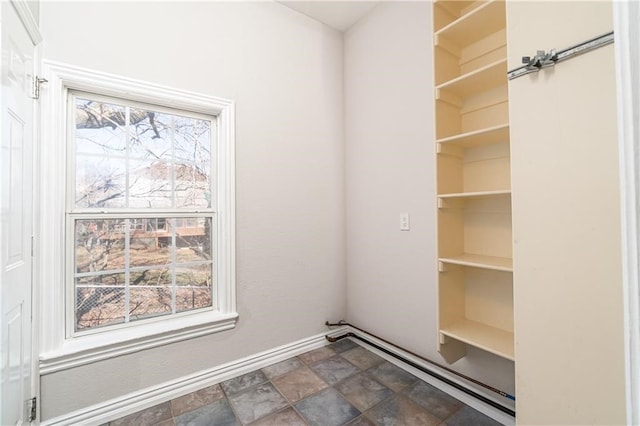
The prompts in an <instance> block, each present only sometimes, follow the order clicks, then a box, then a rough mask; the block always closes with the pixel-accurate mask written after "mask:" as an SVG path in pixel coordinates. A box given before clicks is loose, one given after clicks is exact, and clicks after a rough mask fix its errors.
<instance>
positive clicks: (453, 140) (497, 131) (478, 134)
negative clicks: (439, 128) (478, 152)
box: [436, 123, 509, 148]
mask: <svg viewBox="0 0 640 426" xmlns="http://www.w3.org/2000/svg"><path fill="white" fill-rule="evenodd" d="M508 140H509V124H508V123H506V124H501V125H499V126H493V127H488V128H486V129H480V130H476V131H473V132H467V133H461V134H459V135H453V136H448V137H446V138H442V139H438V140H436V143H441V144H447V145H456V146H459V147H461V148H475V147H478V146H484V145H492V144H494V143H500V142H505V141H508Z"/></svg>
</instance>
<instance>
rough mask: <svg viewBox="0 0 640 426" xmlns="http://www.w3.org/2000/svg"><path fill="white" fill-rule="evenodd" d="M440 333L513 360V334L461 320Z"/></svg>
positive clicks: (442, 329) (444, 328)
mask: <svg viewBox="0 0 640 426" xmlns="http://www.w3.org/2000/svg"><path fill="white" fill-rule="evenodd" d="M440 333H441V334H443V335H444V336H448V337H451V338H453V339H456V340H459V341H461V342H464V343H466V344H469V345H472V346H475V347H477V348H480V349H483V350H485V351H487V352H491V353H492V354H495V355H498V356H501V357H503V358H506V359H508V360H511V361H513V360H514V359H515V356H514V339H513V333H510V332H508V331H504V330H501V329H499V328H495V327H491V326H488V325H485V324H481V323H479V322H476V321H471V320H468V319H462V320H459V321H457V322H455V323H452V324H449V325H447V326H445V327H443V328H441V329H440Z"/></svg>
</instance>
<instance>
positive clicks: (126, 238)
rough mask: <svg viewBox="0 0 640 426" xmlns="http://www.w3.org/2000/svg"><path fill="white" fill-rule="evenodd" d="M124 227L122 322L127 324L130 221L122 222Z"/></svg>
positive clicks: (129, 276)
mask: <svg viewBox="0 0 640 426" xmlns="http://www.w3.org/2000/svg"><path fill="white" fill-rule="evenodd" d="M124 223H125V225H124V322H125V323H128V322H129V302H130V299H129V293H130V290H131V289H130V287H129V280H130V279H131V271H130V269H129V266H130V265H129V262H130V258H129V252H130V250H129V248H130V247H131V241H130V235H131V233H130V228H131V221H130V219H125V221H124Z"/></svg>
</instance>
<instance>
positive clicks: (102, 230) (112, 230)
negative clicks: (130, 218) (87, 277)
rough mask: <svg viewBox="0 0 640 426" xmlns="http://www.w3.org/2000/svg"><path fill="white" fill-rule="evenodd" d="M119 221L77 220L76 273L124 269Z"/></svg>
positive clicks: (122, 235) (121, 233) (122, 237)
mask: <svg viewBox="0 0 640 426" xmlns="http://www.w3.org/2000/svg"><path fill="white" fill-rule="evenodd" d="M120 222H122V221H121V220H109V219H96V220H93V219H92V220H88V219H87V220H77V221H76V224H75V270H76V272H77V273H83V272H98V271H106V270H114V269H124V268H125V258H124V233H123V231H124V230H123V229H122V228H121V227H120V226H119V225H120Z"/></svg>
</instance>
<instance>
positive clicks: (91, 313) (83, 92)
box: [39, 63, 237, 372]
mask: <svg viewBox="0 0 640 426" xmlns="http://www.w3.org/2000/svg"><path fill="white" fill-rule="evenodd" d="M45 68H46V70H48V74H47V75H46V77H47V79H48V80H49V88H48V89H50V93H49V95H50V97H49V98H48V99H46V100H47V101H48V103H47V104H46V106H45V108H46V111H47V113H46V114H44V117H45V120H44V125H45V126H44V129H43V130H44V131H43V135H45V137H44V140H43V144H42V147H41V148H42V149H41V152H42V158H43V159H45V158H46V159H47V161H43V162H42V164H43V171H42V179H41V182H42V196H41V201H40V202H41V204H42V205H47V206H48V207H50V208H51V214H47V215H44V214H43V215H41V220H40V230H41V231H40V238H41V240H42V244H41V253H45V252H47V251H48V250H51V251H49V252H56V251H55V250H56V248H57V246H56V244H58V243H59V241H60V240H62V241H63V244H62V248H63V252H64V258H65V260H64V261H63V260H61V259H58V263H60V265H58V264H56V262H55V260H51V259H48V258H46V257H44V256H43V261H42V265H41V268H39V269H40V277H41V280H42V277H54V278H59V279H53V280H42V282H43V287H42V291H41V298H42V299H43V300H52V301H53V302H54V303H53V304H52V306H48V304H43V311H44V314H43V318H42V320H43V322H42V323H43V329H44V332H43V333H44V334H46V337H44V336H43V337H44V338H43V339H42V345H41V346H42V349H43V351H42V352H43V353H42V354H41V359H42V362H41V370H43V371H44V372H47V371H56V370H57V369H60V368H66V366H67V365H69V363H73V364H74V365H78V364H82V363H83V362H93V361H95V360H97V359H101V358H106V357H109V356H113V355H115V354H120V353H129V352H132V351H135V350H138V349H143V348H148V347H151V346H154V345H160V344H166V343H169V342H171V341H175V340H181V339H185V338H189V337H195V336H198V335H202V334H206V333H211V332H215V331H218V330H224V329H228V328H230V327H233V326H234V324H235V320H236V318H237V314H236V313H235V288H234V286H235V282H234V278H235V271H234V267H235V262H234V220H233V200H234V193H233V191H234V186H233V166H234V164H233V133H232V124H233V120H232V119H233V116H232V113H233V104H232V103H230V102H229V101H224V100H220V99H217V98H210V97H206V96H202V95H195V94H192V93H188V92H181V91H177V90H173V89H168V88H165V87H161V86H155V85H150V84H147V83H143V82H139V81H134V80H128V79H124V78H121V77H116V76H110V75H106V74H101V73H95V72H91V71H87V70H80V69H77V68H73V67H68V66H66V65H61V64H53V63H47V64H46V67H45ZM49 109H50V110H49ZM47 135H51V138H52V140H48V139H47V137H48V136H47ZM56 148H57V149H56ZM60 152H62V154H60ZM60 183H62V185H59V184H60ZM59 188H66V191H65V193H64V194H60V190H59ZM52 193H53V194H55V199H54V198H53V197H51V194H52ZM60 195H62V197H60ZM59 199H62V202H60V201H58V200H59ZM47 210H49V209H47ZM56 217H60V218H61V219H63V220H61V221H57V220H56V219H55V218H56ZM62 224H64V225H62ZM58 247H60V246H58ZM49 281H51V283H50V284H48V282H49ZM45 282H47V284H45ZM59 294H62V297H59ZM58 324H59V325H61V326H62V327H61V329H62V331H60V328H58V327H57V325H58Z"/></svg>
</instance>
